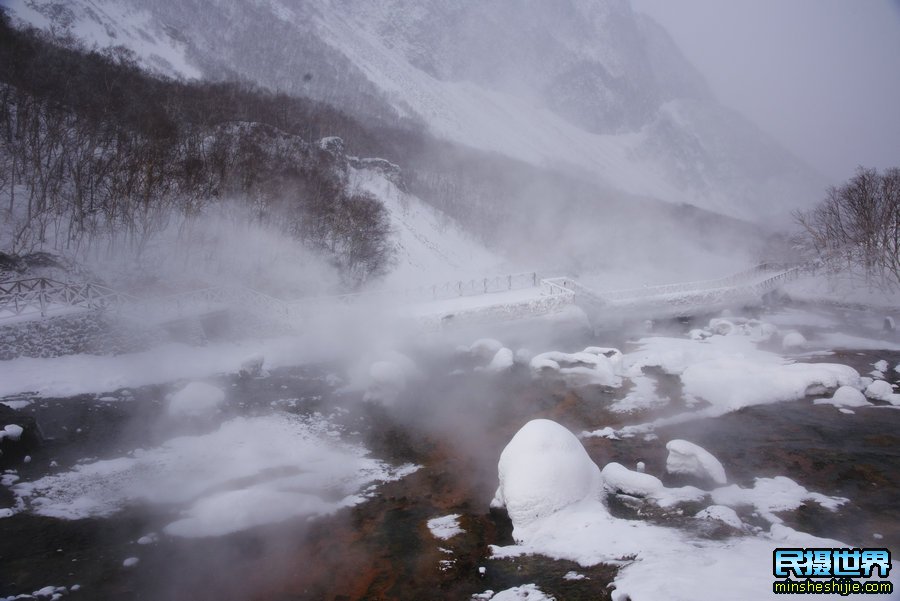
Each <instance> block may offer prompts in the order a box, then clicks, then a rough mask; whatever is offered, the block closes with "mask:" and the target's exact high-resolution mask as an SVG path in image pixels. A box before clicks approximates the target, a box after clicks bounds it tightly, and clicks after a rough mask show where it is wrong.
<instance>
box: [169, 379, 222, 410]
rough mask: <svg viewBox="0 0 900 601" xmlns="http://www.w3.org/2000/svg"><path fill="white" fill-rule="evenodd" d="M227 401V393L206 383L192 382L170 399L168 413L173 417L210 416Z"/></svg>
mask: <svg viewBox="0 0 900 601" xmlns="http://www.w3.org/2000/svg"><path fill="white" fill-rule="evenodd" d="M224 401H225V392H224V391H223V390H222V389H221V388H217V387H215V386H213V385H212V384H207V383H206V382H191V383H190V384H188V385H187V386H185V387H184V388H182V389H181V390H179V391H178V392H176V393H174V394H173V395H172V397H171V398H170V399H169V405H168V407H167V408H166V411H167V413H168V414H169V415H171V416H173V417H200V416H203V415H209V414H210V413H212V412H214V411H215V410H217V409H218V408H219V406H220V405H221V404H222V403H223V402H224Z"/></svg>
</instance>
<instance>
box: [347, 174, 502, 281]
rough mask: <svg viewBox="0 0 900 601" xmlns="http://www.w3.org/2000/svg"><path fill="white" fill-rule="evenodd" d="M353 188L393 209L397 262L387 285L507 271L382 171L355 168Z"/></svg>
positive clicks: (484, 250) (391, 212) (351, 184)
mask: <svg viewBox="0 0 900 601" xmlns="http://www.w3.org/2000/svg"><path fill="white" fill-rule="evenodd" d="M350 186H351V187H354V188H358V189H360V190H362V191H365V192H368V193H370V194H372V195H374V196H375V197H376V198H378V199H379V200H380V201H381V202H382V203H383V204H384V206H385V208H386V209H387V210H388V212H389V213H390V219H391V227H392V229H393V233H394V250H395V253H396V254H395V261H396V263H395V266H394V267H393V269H391V271H390V273H389V274H388V275H387V276H386V278H385V281H384V284H383V285H384V287H386V288H403V287H414V286H419V285H423V284H439V283H442V282H445V281H450V280H456V279H469V278H477V277H479V276H486V275H494V274H499V273H502V271H503V270H504V266H503V260H502V259H501V258H500V257H499V256H497V255H495V254H494V253H492V252H491V251H489V250H488V249H486V248H485V247H484V246H483V245H482V244H481V243H479V242H478V241H476V240H475V239H474V238H472V237H471V236H469V235H467V234H466V233H465V232H463V231H462V229H460V227H459V226H458V225H457V224H456V223H454V222H453V221H452V220H450V219H448V218H447V217H446V216H445V215H443V214H442V213H441V212H440V211H437V210H435V209H433V208H432V207H430V206H428V205H427V204H425V203H423V202H422V201H421V200H420V199H419V198H417V197H416V196H414V195H412V194H409V193H407V192H404V191H403V190H400V189H399V188H398V187H397V185H396V184H395V183H394V182H393V181H391V180H390V179H389V178H387V177H385V176H384V174H382V173H380V172H379V171H377V170H373V169H351V170H350Z"/></svg>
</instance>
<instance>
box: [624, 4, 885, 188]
mask: <svg viewBox="0 0 900 601" xmlns="http://www.w3.org/2000/svg"><path fill="white" fill-rule="evenodd" d="M632 5H633V6H634V8H635V9H636V10H639V11H641V12H644V13H647V14H649V15H650V16H652V17H654V18H655V19H656V20H657V21H659V22H660V23H662V25H664V26H665V27H666V28H667V29H668V30H669V33H670V34H671V35H672V37H674V38H675V41H676V42H677V43H678V45H679V46H680V47H681V49H682V50H683V51H684V53H685V55H686V56H687V57H688V59H689V60H691V61H692V62H693V63H694V65H695V66H696V67H697V68H698V69H699V70H700V71H701V72H702V73H703V74H704V75H705V76H706V78H707V80H708V82H709V84H710V86H711V87H712V89H713V92H715V94H716V95H717V96H718V98H719V100H721V101H722V102H723V103H724V104H726V105H728V106H730V107H732V108H735V109H737V110H739V111H740V112H741V113H743V114H744V115H745V116H747V117H749V118H750V119H751V120H753V121H754V122H756V123H757V124H758V125H759V126H760V127H762V128H763V129H764V130H765V131H767V132H768V133H770V134H772V135H773V136H775V137H776V138H777V139H778V140H779V141H781V142H782V143H783V144H784V145H785V146H787V147H788V148H789V149H790V150H792V151H793V152H794V153H795V154H796V155H798V156H799V157H801V158H803V159H805V160H806V161H807V162H808V163H809V164H811V165H812V166H813V167H815V168H817V169H818V170H819V171H821V172H822V174H823V175H825V176H826V177H828V178H829V179H830V180H832V182H833V183H838V182H841V181H843V180H845V179H847V178H848V177H850V176H851V175H852V174H853V172H854V170H855V169H856V166H857V165H860V164H861V165H865V166H867V167H878V168H879V169H881V168H884V167H888V166H895V167H897V166H900V0H724V1H723V0H678V1H677V2H676V1H673V0H632Z"/></svg>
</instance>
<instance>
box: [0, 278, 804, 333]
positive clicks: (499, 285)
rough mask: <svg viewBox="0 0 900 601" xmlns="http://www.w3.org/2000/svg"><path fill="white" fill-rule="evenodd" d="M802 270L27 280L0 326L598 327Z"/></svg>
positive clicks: (2, 304) (11, 297)
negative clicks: (173, 290) (596, 284)
mask: <svg viewBox="0 0 900 601" xmlns="http://www.w3.org/2000/svg"><path fill="white" fill-rule="evenodd" d="M803 270H804V268H803V267H802V266H785V265H774V264H762V265H758V266H756V267H753V268H752V269H748V270H745V271H742V272H739V273H736V274H733V275H730V276H728V277H725V278H720V279H716V280H706V281H698V282H683V283H677V284H667V285H663V286H646V287H642V288H634V289H626V290H605V291H604V290H596V289H594V288H591V287H588V286H586V285H584V284H583V283H581V282H580V281H579V280H578V279H576V278H573V277H566V276H562V277H544V276H542V275H541V274H538V273H537V272H528V273H517V274H509V275H503V276H495V277H490V278H479V279H472V280H465V281H464V280H459V281H453V282H445V283H442V284H436V285H432V286H422V287H418V288H413V289H403V290H376V291H367V292H361V293H357V294H345V295H340V296H319V297H304V298H299V299H293V300H285V299H279V298H275V297H272V296H269V295H267V294H264V293H262V292H259V291H257V290H253V289H252V288H248V287H244V286H217V287H210V288H203V289H197V290H191V291H187V292H182V293H179V294H172V295H168V296H160V297H155V298H138V297H136V296H134V295H131V294H126V293H123V292H119V291H116V290H113V289H112V288H109V287H107V286H104V285H101V284H95V283H83V282H82V283H72V282H62V281H58V280H53V279H49V278H30V279H22V280H16V281H11V282H5V283H0V326H2V325H6V324H12V323H15V322H17V321H25V320H32V319H40V318H45V317H51V316H55V315H65V314H70V313H78V312H85V311H105V312H113V313H116V314H117V315H120V316H122V317H124V318H128V319H133V320H138V321H141V322H144V323H148V324H166V323H172V322H176V321H178V320H183V319H190V318H198V317H202V316H204V315H210V314H214V313H216V312H223V311H231V312H237V313H246V314H252V315H255V316H258V317H260V318H265V319H269V320H276V321H278V322H282V323H284V324H285V325H287V326H291V327H302V325H303V323H304V322H305V321H306V320H309V319H315V317H316V316H317V315H321V313H322V312H323V311H326V310H334V309H335V308H336V307H337V308H340V307H352V306H370V305H378V306H381V307H383V308H386V309H399V311H398V312H401V313H404V314H407V315H412V316H413V317H415V318H416V319H418V320H419V321H420V322H421V323H422V324H423V325H426V326H428V327H430V328H435V327H444V326H446V325H449V324H456V323H466V322H479V321H480V322H485V321H498V320H509V319H521V318H526V317H530V316H538V315H544V314H548V313H553V312H558V311H561V310H563V309H564V308H565V307H566V306H569V305H573V304H574V305H577V306H579V307H581V308H582V309H583V310H584V311H585V312H586V313H587V314H588V316H589V318H590V319H591V320H592V321H593V322H594V323H597V322H599V321H603V320H606V319H623V318H629V317H638V316H640V317H643V318H661V317H674V316H681V315H690V314H692V313H696V312H698V311H701V310H702V311H707V310H715V309H719V308H724V307H726V306H735V305H739V304H742V303H743V304H746V303H753V302H757V301H759V300H760V299H761V298H762V297H763V296H764V295H765V294H767V293H769V292H771V291H772V290H774V289H776V288H778V287H779V286H782V285H783V284H784V283H785V282H787V281H790V280H792V279H795V278H797V277H799V276H800V274H801V273H802V272H803Z"/></svg>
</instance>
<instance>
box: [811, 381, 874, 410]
mask: <svg viewBox="0 0 900 601" xmlns="http://www.w3.org/2000/svg"><path fill="white" fill-rule="evenodd" d="M815 404H817V405H824V404H829V405H835V406H839V407H864V406H866V405H871V403H870V402H869V401H867V400H866V397H865V395H863V393H861V392H860V391H859V390H857V389H856V388H854V387H853V386H841V387H840V388H838V389H837V390H835V391H834V395H832V397H831V398H830V399H816V401H815Z"/></svg>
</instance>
